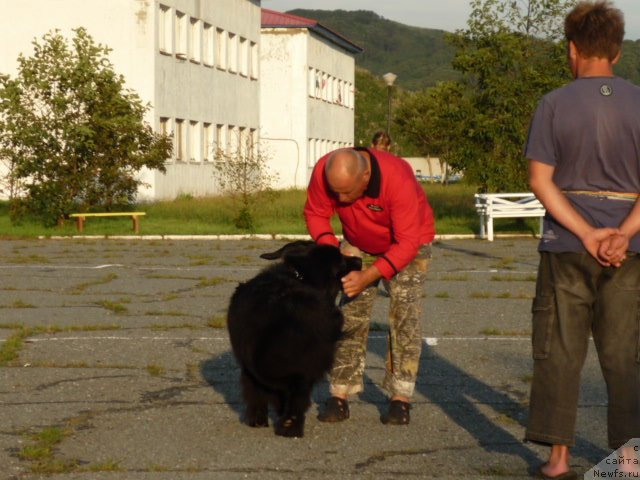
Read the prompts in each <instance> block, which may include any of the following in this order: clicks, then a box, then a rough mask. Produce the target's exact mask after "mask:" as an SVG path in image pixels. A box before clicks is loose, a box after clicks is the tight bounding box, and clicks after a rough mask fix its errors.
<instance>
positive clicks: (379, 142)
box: [371, 130, 391, 151]
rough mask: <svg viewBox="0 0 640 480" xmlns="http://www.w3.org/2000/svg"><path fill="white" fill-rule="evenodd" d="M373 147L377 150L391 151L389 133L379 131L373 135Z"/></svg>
mask: <svg viewBox="0 0 640 480" xmlns="http://www.w3.org/2000/svg"><path fill="white" fill-rule="evenodd" d="M371 146H372V147H373V148H375V149H377V150H386V151H389V148H390V147H391V137H390V136H389V134H388V133H387V132H383V131H382V130H378V131H377V132H376V133H374V134H373V138H372V139H371Z"/></svg>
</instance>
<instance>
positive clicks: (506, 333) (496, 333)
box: [480, 328, 531, 337]
mask: <svg viewBox="0 0 640 480" xmlns="http://www.w3.org/2000/svg"><path fill="white" fill-rule="evenodd" d="M480 334H482V335H487V336H489V337H527V336H529V335H531V332H518V331H513V330H500V329H499V328H485V329H482V330H480Z"/></svg>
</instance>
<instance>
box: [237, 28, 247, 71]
mask: <svg viewBox="0 0 640 480" xmlns="http://www.w3.org/2000/svg"><path fill="white" fill-rule="evenodd" d="M238 49H239V53H240V70H239V71H240V75H242V76H243V77H247V76H249V42H247V39H246V38H242V37H240V44H239V46H238Z"/></svg>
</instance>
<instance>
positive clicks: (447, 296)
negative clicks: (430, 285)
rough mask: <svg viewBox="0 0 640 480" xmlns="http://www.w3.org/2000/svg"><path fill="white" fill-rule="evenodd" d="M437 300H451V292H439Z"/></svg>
mask: <svg viewBox="0 0 640 480" xmlns="http://www.w3.org/2000/svg"><path fill="white" fill-rule="evenodd" d="M434 297H436V298H449V292H438V293H436V294H435V295H434Z"/></svg>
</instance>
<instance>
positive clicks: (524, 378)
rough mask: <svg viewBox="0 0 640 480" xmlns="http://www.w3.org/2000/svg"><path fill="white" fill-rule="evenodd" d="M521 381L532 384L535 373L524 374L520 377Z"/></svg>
mask: <svg viewBox="0 0 640 480" xmlns="http://www.w3.org/2000/svg"><path fill="white" fill-rule="evenodd" d="M520 381H521V382H522V383H527V384H530V383H531V382H532V381H533V375H531V374H526V375H522V376H521V377H520Z"/></svg>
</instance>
